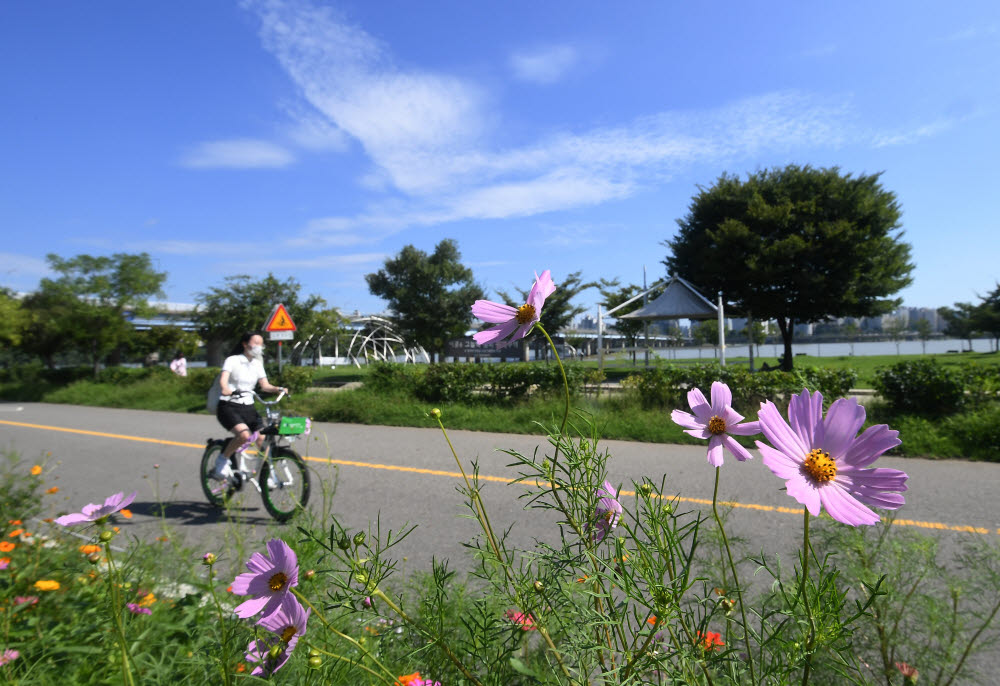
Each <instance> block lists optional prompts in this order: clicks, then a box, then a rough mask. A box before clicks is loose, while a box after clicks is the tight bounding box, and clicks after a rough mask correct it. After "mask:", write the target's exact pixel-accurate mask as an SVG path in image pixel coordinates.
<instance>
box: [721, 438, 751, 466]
mask: <svg viewBox="0 0 1000 686" xmlns="http://www.w3.org/2000/svg"><path fill="white" fill-rule="evenodd" d="M721 438H722V444H723V445H724V446H726V449H727V450H728V451H729V452H731V453H732V454H733V455H734V456H735V457H736V459H737V460H739V461H740V462H746V461H747V460H752V459H753V455H751V454H750V451H749V450H747V449H746V448H744V447H743V446H742V445H740V444H739V443H737V442H736V440H735V439H734V438H733V437H732V436H727V435H726V434H722V436H721Z"/></svg>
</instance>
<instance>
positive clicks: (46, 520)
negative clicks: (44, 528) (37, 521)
mask: <svg viewBox="0 0 1000 686" xmlns="http://www.w3.org/2000/svg"><path fill="white" fill-rule="evenodd" d="M42 521H43V522H45V523H46V524H51V523H52V522H54V521H56V520H55V519H53V518H52V517H46V518H45V519H43V520H42Z"/></svg>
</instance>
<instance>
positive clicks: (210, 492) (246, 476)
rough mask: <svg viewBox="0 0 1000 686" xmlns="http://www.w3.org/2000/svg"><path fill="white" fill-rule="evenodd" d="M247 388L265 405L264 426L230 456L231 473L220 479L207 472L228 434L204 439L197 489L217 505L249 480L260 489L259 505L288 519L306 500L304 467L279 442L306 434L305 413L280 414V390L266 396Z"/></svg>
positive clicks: (281, 518)
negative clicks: (257, 445)
mask: <svg viewBox="0 0 1000 686" xmlns="http://www.w3.org/2000/svg"><path fill="white" fill-rule="evenodd" d="M247 392H248V393H251V394H252V395H253V396H254V398H255V399H256V400H257V402H259V403H260V404H262V405H264V408H265V411H266V413H267V414H266V419H265V426H264V428H262V429H260V431H258V432H254V434H253V435H252V436H251V437H250V440H249V441H247V442H246V443H245V444H243V445H242V446H241V447H240V448H239V449H238V450H236V451H235V452H234V453H233V454H232V455H231V456H230V458H229V463H230V468H231V470H232V473H231V474H228V475H226V476H225V478H223V479H215V478H212V477H211V476H210V474H211V473H212V472H213V470H214V469H215V463H216V460H217V459H218V457H219V454H220V453H221V452H222V451H223V450H224V449H225V447H226V444H228V443H229V441H230V440H231V438H209V439H208V440H207V441H206V443H205V452H204V453H203V454H202V456H201V488H202V490H203V491H204V492H205V497H206V498H208V502H209V503H211V504H212V505H213V506H215V507H218V508H222V507H224V506H225V505H226V503H227V502H229V500H230V498H232V497H233V495H234V494H235V493H237V492H238V491H241V490H242V489H243V486H244V485H245V484H247V483H250V484H252V485H253V486H254V488H256V489H257V492H258V493H260V496H261V499H262V500H263V501H264V509H266V510H267V511H268V513H269V514H270V515H271V516H272V517H274V518H275V519H276V520H278V521H279V522H287V521H288V520H289V519H291V518H292V517H294V516H295V514H296V513H297V512H299V511H300V510H302V509H303V508H305V506H306V505H307V504H308V503H309V490H310V484H309V470H308V469H307V468H306V463H305V462H304V461H303V459H302V456H300V455H299V454H298V453H297V452H295V451H294V450H292V449H291V447H289V445H288V444H287V443H281V442H279V441H288V442H292V441H295V440H296V439H298V438H301V437H303V436H308V435H309V429H310V421H309V419H308V418H306V417H283V416H282V415H281V412H280V411H278V410H277V409H276V408H274V407H273V406H274V405H277V404H278V403H279V402H280V401H281V399H282V398H283V397H284V396H285V392H284V391H282V392H281V393H280V394H278V397H277V398H275V399H274V400H271V401H267V400H264V399H262V398H261V397H260V396H259V395H257V393H255V392H254V391H247ZM259 436H264V442H263V443H262V444H261V447H260V448H259V449H258V450H257V451H256V457H255V458H254V457H250V456H249V455H248V454H247V452H246V451H247V449H248V448H250V447H251V446H253V445H254V443H255V442H256V440H257V438H258V437H259ZM254 463H256V464H254Z"/></svg>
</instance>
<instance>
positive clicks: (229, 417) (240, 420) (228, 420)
mask: <svg viewBox="0 0 1000 686" xmlns="http://www.w3.org/2000/svg"><path fill="white" fill-rule="evenodd" d="M215 418H216V419H218V420H219V424H222V426H224V427H225V429H226V431H232V430H233V427H234V426H236V425H237V424H246V425H247V427H249V429H250V431H257V430H258V429H260V428H261V427H262V426H264V420H262V419H261V418H260V415H259V414H257V410H256V409H254V406H253V405H241V404H240V403H231V402H227V401H225V400H220V401H219V407H218V408H217V409H216V410H215Z"/></svg>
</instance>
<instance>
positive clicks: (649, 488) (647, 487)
mask: <svg viewBox="0 0 1000 686" xmlns="http://www.w3.org/2000/svg"><path fill="white" fill-rule="evenodd" d="M639 492H640V493H642V494H643V495H649V494H650V493H652V492H653V485H652V484H651V483H649V482H648V481H646V482H643V484H642V485H641V486H639Z"/></svg>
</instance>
